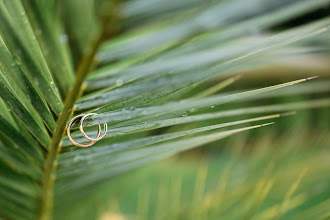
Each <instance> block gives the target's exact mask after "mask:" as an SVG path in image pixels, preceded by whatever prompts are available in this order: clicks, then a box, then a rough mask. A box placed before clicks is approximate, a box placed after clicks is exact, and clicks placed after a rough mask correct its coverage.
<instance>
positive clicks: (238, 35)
mask: <svg viewBox="0 0 330 220" xmlns="http://www.w3.org/2000/svg"><path fill="white" fill-rule="evenodd" d="M328 5H329V0H314V1H313V2H311V1H309V0H300V1H295V0H289V1H273V0H249V1H245V0H234V1H220V0H219V1H200V0H192V1H188V0H186V1H174V0H168V1H157V0H131V1H111V0H84V1H78V0H69V1H66V0H59V1H53V0H47V1H42V0H36V1H33V0H26V1H20V0H11V1H7V0H1V1H0V97H1V99H0V113H1V114H0V172H1V176H0V207H1V208H0V217H1V218H4V219H25V220H26V219H52V218H54V219H81V218H87V217H86V216H80V214H79V212H80V211H79V210H78V209H74V210H75V211H74V212H71V209H70V206H71V205H72V204H75V205H79V207H81V209H83V207H86V206H88V204H89V203H88V198H92V197H93V196H94V195H96V194H97V191H98V190H99V189H101V188H100V187H101V186H103V185H104V184H106V183H108V182H109V181H110V182H111V180H112V178H114V177H115V176H117V175H119V174H122V173H124V172H127V171H128V170H131V169H133V168H136V167H139V166H142V165H144V164H147V163H150V162H152V161H155V160H159V159H162V158H165V157H169V156H171V155H174V154H177V153H179V152H182V151H185V150H188V149H192V148H195V147H198V146H201V145H205V144H209V143H211V142H214V141H217V140H219V139H223V138H225V137H228V136H232V135H234V134H237V133H240V132H243V131H247V130H251V129H255V128H259V127H263V126H265V125H269V124H270V123H269V122H270V119H274V118H278V117H281V116H288V117H292V116H290V115H291V113H287V112H288V111H295V110H299V109H309V108H320V107H327V106H330V101H329V98H328V96H326V95H322V94H326V93H327V92H329V81H326V80H318V81H314V82H313V81H310V82H305V81H307V80H310V79H313V77H312V75H310V76H309V77H308V78H303V77H299V78H303V79H299V80H294V81H291V82H285V83H280V84H277V85H274V84H275V83H272V85H271V86H270V85H269V83H268V84H267V85H266V86H263V88H257V89H251V88H249V89H248V90H242V89H243V88H241V90H240V91H234V92H231V93H221V90H222V89H224V88H225V87H227V86H229V85H231V84H233V83H234V82H235V81H236V80H238V78H237V75H238V74H239V73H238V72H239V71H242V70H246V69H248V68H251V67H253V68H256V67H262V66H265V65H268V64H272V63H274V62H280V61H282V60H287V59H294V58H299V57H301V56H327V55H328V54H329V49H330V45H329V43H328V41H327V36H329V30H328V29H329V27H330V19H329V18H320V19H316V20H314V21H312V22H309V23H304V24H301V25H299V26H297V27H292V28H287V29H283V30H279V28H278V27H279V26H280V25H281V24H283V22H287V21H290V20H292V19H295V18H298V17H299V16H302V15H304V14H306V13H309V12H312V11H314V10H317V9H321V8H322V7H327V6H328ZM284 46H285V47H284ZM87 75H88V76H87ZM219 77H222V78H221V80H219ZM229 77H232V78H229ZM228 78H229V79H228ZM223 79H227V80H225V81H222V80H223ZM214 81H216V82H217V84H216V85H214V87H212V88H211V89H208V87H209V85H210V82H214ZM219 81H220V82H219ZM295 84H298V85H295ZM205 87H206V89H205ZM196 90H198V92H196ZM201 90H203V91H204V92H203V91H201ZM219 91H220V92H219ZM310 94H314V95H319V96H318V98H317V99H313V100H303V101H299V102H298V101H295V102H288V103H276V104H269V103H268V104H265V105H254V104H253V102H252V101H260V100H267V99H269V98H278V97H283V96H289V95H310ZM247 101H248V102H249V103H252V104H251V105H250V107H244V105H243V104H242V103H243V102H247ZM218 106H219V107H218ZM215 107H216V108H215ZM218 108H223V109H221V111H219V109H218ZM201 111H209V112H201ZM86 112H95V113H98V115H95V116H92V117H90V118H89V119H88V120H86V122H85V124H84V125H85V127H86V130H87V132H88V134H93V133H94V130H93V128H92V126H93V127H94V126H95V125H98V124H102V123H105V122H107V123H108V124H109V127H110V129H109V131H108V133H107V135H106V138H105V139H103V140H102V141H99V142H97V143H96V144H95V146H93V147H91V148H88V149H78V148H77V147H75V146H73V145H72V144H71V142H69V141H68V139H67V138H66V137H65V135H64V130H65V127H66V124H67V122H68V121H69V120H70V118H71V117H72V116H73V115H77V114H80V113H86ZM267 113H272V115H266V114H267ZM255 114H258V115H257V116H255ZM187 115H189V116H187ZM252 115H253V116H252ZM234 116H243V117H244V116H248V117H247V118H243V119H242V118H235V117H234ZM226 117H229V121H227V122H225V121H222V119H223V118H226ZM211 119H212V120H213V119H217V120H216V121H214V122H213V123H212V122H211V123H209V122H207V120H211ZM265 120H266V121H265ZM260 121H262V122H260ZM193 122H194V124H193V125H194V126H196V127H195V128H191V127H184V126H182V127H180V130H175V131H171V129H168V130H169V131H168V132H162V133H151V132H156V131H159V130H156V129H160V128H162V129H164V128H167V127H170V126H174V125H176V126H179V125H182V124H186V123H193ZM204 122H207V124H206V125H205V124H204V125H203V124H202V123H204ZM251 122H255V124H257V125H255V124H252V125H251V124H246V125H244V126H241V127H240V126H236V125H240V124H243V123H251ZM73 126H74V127H77V124H74V125H73ZM229 126H230V127H229ZM232 126H236V127H232ZM172 128H173V127H172ZM174 128H176V127H174ZM220 128H221V130H217V129H220ZM202 132H203V133H202ZM73 137H74V139H75V140H77V141H81V142H83V141H86V140H84V139H83V138H82V137H81V136H80V135H79V132H76V133H73ZM200 184H201V185H203V181H202V182H201V183H200ZM260 184H261V186H260V188H258V190H259V191H260V192H264V194H267V193H266V191H267V190H269V189H268V187H270V185H269V184H270V182H265V183H260ZM196 190H197V191H198V192H200V191H202V190H203V187H202V186H201V187H200V189H196ZM259 191H258V192H255V194H256V197H258V198H255V199H256V201H257V202H256V203H258V201H260V202H261V201H262V200H263V198H261V197H260V196H262V195H264V194H263V193H259ZM198 192H197V193H196V195H197V196H196V198H195V199H196V201H197V200H199V194H200V193H198ZM290 196H291V195H289V196H287V197H288V199H290ZM197 197H198V198H197ZM259 197H260V198H259ZM82 198H83V199H82ZM258 204H259V203H258ZM253 207H254V206H253ZM253 207H252V208H251V210H252V209H253ZM315 208H317V207H315ZM249 210H250V209H249ZM97 211H98V210H96V209H94V210H92V211H91V212H92V213H90V215H92V216H96V213H97ZM251 213H252V212H251ZM245 214H246V218H247V219H248V218H251V217H250V216H251V214H250V212H249V211H247V212H246V213H245Z"/></svg>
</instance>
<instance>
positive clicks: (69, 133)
mask: <svg viewBox="0 0 330 220" xmlns="http://www.w3.org/2000/svg"><path fill="white" fill-rule="evenodd" d="M85 116H86V115H77V116H76V117H74V118H72V119H71V121H70V123H69V125H68V128H67V134H68V138H69V140H70V141H71V143H72V144H74V145H76V146H77V147H90V146H92V145H93V144H95V142H96V141H95V140H90V139H89V138H87V139H89V140H90V142H89V143H87V144H80V143H78V142H76V141H74V140H73V139H72V137H71V132H70V130H71V125H72V123H73V122H74V121H75V120H77V119H78V118H84V117H85ZM81 127H82V123H81ZM80 131H82V128H81V129H80ZM82 134H83V135H84V137H86V136H87V135H86V134H85V132H84V133H82ZM100 134H101V125H98V132H97V136H96V139H97V138H99V137H100ZM104 135H105V134H104ZM104 135H103V136H104Z"/></svg>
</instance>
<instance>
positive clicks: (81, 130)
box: [79, 113, 108, 141]
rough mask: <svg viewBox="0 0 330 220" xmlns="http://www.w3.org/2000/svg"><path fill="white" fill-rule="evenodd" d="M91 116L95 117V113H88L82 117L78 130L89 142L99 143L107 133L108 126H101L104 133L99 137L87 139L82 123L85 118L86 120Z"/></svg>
mask: <svg viewBox="0 0 330 220" xmlns="http://www.w3.org/2000/svg"><path fill="white" fill-rule="evenodd" d="M91 115H97V114H96V113H89V114H86V115H84V116H83V117H82V118H81V120H80V126H79V129H80V132H81V134H82V135H84V137H85V138H87V139H88V140H90V141H99V140H101V139H102V138H103V137H104V136H105V135H106V133H107V131H108V124H107V123H104V124H103V129H104V131H103V134H102V135H101V136H97V137H96V138H91V137H88V136H87V134H86V133H85V132H84V128H83V123H84V120H85V118H87V117H89V116H91ZM98 126H99V128H100V129H101V125H98Z"/></svg>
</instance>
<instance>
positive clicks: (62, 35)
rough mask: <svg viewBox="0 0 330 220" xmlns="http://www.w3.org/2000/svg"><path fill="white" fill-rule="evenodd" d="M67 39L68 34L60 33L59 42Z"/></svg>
mask: <svg viewBox="0 0 330 220" xmlns="http://www.w3.org/2000/svg"><path fill="white" fill-rule="evenodd" d="M67 41H68V35H66V34H61V35H60V42H61V43H66V42H67Z"/></svg>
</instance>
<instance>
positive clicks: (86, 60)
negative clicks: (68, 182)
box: [39, 33, 104, 220]
mask: <svg viewBox="0 0 330 220" xmlns="http://www.w3.org/2000/svg"><path fill="white" fill-rule="evenodd" d="M103 36H104V35H103V33H102V34H100V35H99V37H98V39H96V40H94V41H91V44H90V46H89V47H88V48H87V49H86V52H85V53H84V55H83V57H82V58H81V60H80V62H79V65H78V68H77V70H76V79H75V83H74V85H73V88H72V89H70V90H69V91H68V93H67V98H66V100H65V103H64V108H63V111H62V113H61V114H60V116H59V118H58V120H57V122H56V124H57V127H56V129H55V131H54V133H53V137H52V142H51V145H50V148H49V151H48V154H47V156H46V162H45V166H44V173H43V178H42V183H41V187H42V194H41V198H40V211H39V219H40V220H48V219H51V215H52V206H53V187H54V182H55V175H54V172H55V170H56V163H55V160H56V158H57V155H58V153H59V152H60V150H61V147H62V144H61V139H62V137H63V134H64V131H65V127H66V123H67V121H68V120H69V118H70V116H71V115H72V113H73V111H74V104H75V102H76V100H77V99H78V98H79V97H80V96H81V94H82V92H83V90H84V86H83V82H84V80H85V78H86V76H87V74H88V73H89V72H90V70H91V67H92V66H93V65H92V64H93V60H94V57H95V54H96V51H97V49H98V48H99V46H100V44H101V42H102V41H103V40H104V38H103Z"/></svg>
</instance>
